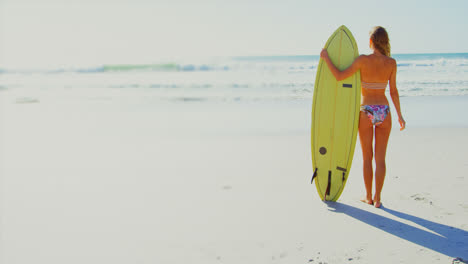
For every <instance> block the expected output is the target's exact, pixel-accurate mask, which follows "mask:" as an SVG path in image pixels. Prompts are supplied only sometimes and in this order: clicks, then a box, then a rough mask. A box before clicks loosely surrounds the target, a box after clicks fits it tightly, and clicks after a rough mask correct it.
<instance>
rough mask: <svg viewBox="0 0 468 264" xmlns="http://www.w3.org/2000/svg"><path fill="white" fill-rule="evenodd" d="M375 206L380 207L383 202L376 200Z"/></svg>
mask: <svg viewBox="0 0 468 264" xmlns="http://www.w3.org/2000/svg"><path fill="white" fill-rule="evenodd" d="M374 206H375V208H380V206H382V203H381V202H380V201H376V202H375V204H374Z"/></svg>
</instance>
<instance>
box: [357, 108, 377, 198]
mask: <svg viewBox="0 0 468 264" xmlns="http://www.w3.org/2000/svg"><path fill="white" fill-rule="evenodd" d="M373 137H374V126H373V125H372V122H371V121H370V120H369V118H368V117H367V114H366V113H364V112H361V113H360V117H359V140H360V141H361V148H362V158H363V162H364V164H363V175H364V185H365V187H366V197H365V198H364V199H363V200H361V201H363V202H365V203H368V204H373V201H372V178H373V169H372V157H373V152H372V141H373Z"/></svg>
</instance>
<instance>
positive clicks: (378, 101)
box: [361, 54, 396, 105]
mask: <svg viewBox="0 0 468 264" xmlns="http://www.w3.org/2000/svg"><path fill="white" fill-rule="evenodd" d="M361 57H362V64H361V80H362V81H363V82H366V83H386V84H388V83H390V85H394V82H392V76H393V72H394V71H395V69H396V62H395V60H394V59H392V58H390V57H387V56H384V55H381V54H371V55H362V56H361ZM385 90H386V89H366V88H362V90H361V94H362V98H361V104H362V105H388V104H389V103H388V100H387V97H386V96H385Z"/></svg>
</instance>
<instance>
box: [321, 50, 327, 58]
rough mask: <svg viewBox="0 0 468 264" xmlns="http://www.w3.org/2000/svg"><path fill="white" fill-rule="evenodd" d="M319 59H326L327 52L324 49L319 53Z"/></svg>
mask: <svg viewBox="0 0 468 264" xmlns="http://www.w3.org/2000/svg"><path fill="white" fill-rule="evenodd" d="M320 58H322V59H325V58H328V51H327V50H326V49H322V52H320Z"/></svg>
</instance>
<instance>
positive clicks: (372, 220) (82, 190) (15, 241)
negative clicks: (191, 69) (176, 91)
mask: <svg viewBox="0 0 468 264" xmlns="http://www.w3.org/2000/svg"><path fill="white" fill-rule="evenodd" d="M39 99H40V100H38V101H37V102H32V103H24V104H22V103H18V102H15V100H14V98H13V99H12V98H3V101H2V104H1V106H2V112H1V113H2V114H1V115H0V118H1V120H2V121H1V123H0V124H1V126H2V129H1V131H2V132H1V136H2V142H1V208H0V209H1V211H0V213H1V214H0V215H1V233H0V236H1V247H0V249H1V252H0V253H1V261H2V262H1V263H2V264H11V263H15V264H20V263H21V264H22V263H25V264H26V263H28V264H30V263H35V264H38V263H44V264H46V263H47V264H55V263H57V264H59V263H60V264H63V263H67V264H73V263H77V264H78V263H80V264H82V263H87V264H90V263H99V264H102V263H112V264H118V263H126V264H127V263H204V264H205V263H452V261H453V260H454V259H455V258H462V259H468V221H467V219H468V196H466V195H465V194H466V190H467V189H468V179H467V177H468V176H467V175H468V174H467V173H466V171H467V170H468V160H467V158H466V157H467V155H466V149H468V140H466V136H467V135H468V122H466V117H460V118H458V119H457V118H453V115H455V114H454V113H453V110H454V109H455V110H456V109H459V108H461V107H463V106H465V105H467V104H466V103H467V102H468V100H467V98H466V97H462V98H459V97H448V98H445V97H444V98H436V97H431V98H402V106H403V107H405V106H406V109H405V110H406V113H407V121H408V129H407V130H406V131H404V132H400V131H398V129H397V127H396V123H394V129H393V131H392V135H391V138H390V144H389V149H388V154H387V178H386V182H385V186H384V189H383V193H382V202H383V207H382V208H381V209H376V208H374V207H372V206H369V205H366V204H364V203H361V202H359V199H360V198H361V197H362V196H363V194H364V184H363V180H362V173H361V171H362V164H361V163H362V157H361V152H360V145H359V143H358V144H357V146H356V153H355V159H354V163H353V167H352V169H351V172H350V176H349V180H348V184H347V185H346V188H345V190H344V192H343V194H342V196H341V198H340V199H339V201H338V202H336V203H331V202H329V203H324V202H322V201H320V199H319V196H318V194H317V191H316V189H315V186H314V185H311V184H310V177H311V176H312V164H311V158H310V130H309V125H310V103H309V102H297V103H290V102H289V103H282V102H277V103H275V102H273V103H255V102H250V103H226V104H223V103H213V104H205V103H201V102H191V103H179V104H172V103H168V104H164V103H163V104H158V103H154V104H152V103H150V102H149V101H145V103H141V104H135V102H134V101H132V100H131V99H128V100H123V99H119V100H112V99H110V100H100V99H99V98H91V99H90V100H87V101H85V102H83V101H78V100H77V101H75V100H74V99H73V98H71V97H70V98H65V99H63V98H62V100H61V101H58V102H57V101H54V100H53V98H45V99H43V98H39ZM440 105H442V106H444V107H442V108H440ZM437 107H439V108H437ZM441 109H442V110H441ZM422 110H426V111H422ZM431 111H432V112H431ZM428 113H429V114H431V113H433V114H434V115H438V116H439V115H440V116H442V118H441V119H438V121H437V122H432V121H431V119H429V118H427V117H426V114H428ZM444 114H445V115H444ZM460 115H461V114H460ZM444 117H445V118H444Z"/></svg>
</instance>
